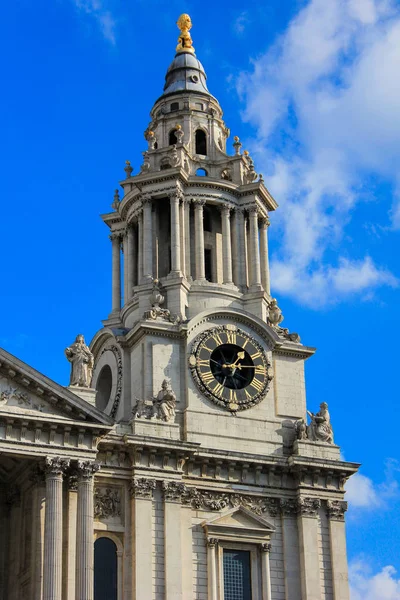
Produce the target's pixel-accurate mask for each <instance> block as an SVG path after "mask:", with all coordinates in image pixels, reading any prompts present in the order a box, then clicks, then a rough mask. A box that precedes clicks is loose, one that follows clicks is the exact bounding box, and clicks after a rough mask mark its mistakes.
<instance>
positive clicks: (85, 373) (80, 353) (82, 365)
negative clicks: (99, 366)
mask: <svg viewBox="0 0 400 600" xmlns="http://www.w3.org/2000/svg"><path fill="white" fill-rule="evenodd" d="M65 355H66V357H67V359H68V360H69V362H70V363H71V365H72V366H71V377H70V381H69V385H70V386H71V385H76V386H79V387H87V388H88V387H90V384H91V382H92V373H93V354H92V353H91V352H90V350H89V348H88V346H87V345H86V344H85V338H84V337H83V335H82V334H79V335H77V336H76V340H75V342H74V343H73V344H72V345H71V346H69V347H68V348H66V349H65Z"/></svg>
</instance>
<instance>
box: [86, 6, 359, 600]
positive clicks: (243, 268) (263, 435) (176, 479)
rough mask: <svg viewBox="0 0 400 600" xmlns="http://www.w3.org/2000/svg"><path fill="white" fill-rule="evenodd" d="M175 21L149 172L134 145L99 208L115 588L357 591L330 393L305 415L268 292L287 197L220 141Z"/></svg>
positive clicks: (164, 592)
mask: <svg viewBox="0 0 400 600" xmlns="http://www.w3.org/2000/svg"><path fill="white" fill-rule="evenodd" d="M178 26H179V28H180V31H181V34H180V37H179V43H178V47H177V50H176V56H175V58H174V60H173V61H172V63H171V65H170V67H169V68H168V71H167V74H166V78H165V85H164V91H163V93H162V94H161V96H160V97H159V98H158V99H157V100H156V102H155V104H154V106H153V108H152V110H151V122H150V124H149V125H148V127H147V129H146V131H145V139H146V143H147V149H146V150H145V151H144V152H143V163H142V165H141V167H140V172H139V173H138V174H137V175H133V168H132V167H131V165H130V163H129V162H128V161H127V163H126V166H125V174H126V177H125V178H124V179H123V181H121V183H120V186H121V188H122V195H121V197H120V194H119V191H118V190H117V191H116V193H115V197H114V202H113V205H112V209H113V210H112V212H110V213H107V214H104V215H102V218H103V220H104V222H105V224H106V225H107V226H108V227H109V229H110V239H111V245H112V310H111V313H110V314H109V316H108V318H107V319H106V320H105V321H104V327H103V328H102V329H101V330H100V331H99V332H98V333H97V334H96V336H95V337H94V339H93V340H92V343H91V346H90V349H91V352H92V353H93V355H94V371H93V383H92V387H93V388H95V389H96V390H97V393H96V407H97V408H98V409H99V410H100V411H101V412H103V413H105V415H108V416H110V417H111V418H112V419H114V420H115V422H116V425H115V426H114V428H113V430H112V432H111V433H109V434H108V437H106V438H104V439H103V441H102V442H100V444H99V454H98V460H99V462H100V463H101V464H102V469H101V471H100V472H99V474H98V475H96V477H97V478H98V479H99V481H100V482H101V478H103V484H104V485H105V484H107V485H110V486H111V487H113V486H114V487H115V489H117V488H118V489H119V490H120V491H119V493H120V497H121V498H122V500H121V501H122V503H123V505H124V507H125V508H124V510H123V511H122V512H121V513H120V515H119V517H120V518H119V520H118V519H117V520H115V521H112V520H111V521H109V522H107V517H104V515H103V521H102V518H99V522H100V524H101V523H102V524H101V526H99V527H100V530H103V529H104V528H106V529H107V530H108V531H113V527H114V530H115V532H114V533H115V536H117V537H118V539H119V540H120V544H121V548H120V552H121V553H122V554H121V558H120V559H119V560H120V563H119V564H120V574H119V578H120V579H119V583H118V589H119V590H120V592H119V593H120V594H121V595H119V596H118V598H124V599H126V600H128V598H129V599H130V598H136V599H137V600H147V599H150V598H154V599H158V598H167V599H168V600H179V599H181V600H189V599H195V598H196V600H206V599H208V600H222V599H224V600H233V599H236V598H243V599H250V598H251V599H253V600H256V599H259V600H261V599H262V600H284V599H285V600H321V599H324V600H328V599H329V600H330V599H332V600H346V599H348V583H347V562H346V545H345V531H344V512H345V510H346V504H345V502H344V501H343V496H344V488H343V486H344V483H345V481H346V478H348V477H349V476H350V475H351V474H352V473H353V472H355V470H356V469H357V465H356V464H354V463H345V462H343V461H342V460H341V459H340V453H339V447H338V446H336V445H335V444H334V443H333V434H332V428H331V425H330V417H329V413H328V411H327V407H326V406H325V405H322V406H321V410H320V412H319V413H317V414H316V415H314V414H312V413H310V415H311V418H312V422H311V424H310V425H309V426H308V427H307V426H306V419H307V417H306V412H307V411H306V394H305V383H304V361H305V360H306V359H308V358H309V357H311V356H312V355H313V354H314V351H315V349H314V348H312V347H308V346H305V345H303V344H302V343H301V342H300V338H299V336H298V335H297V334H295V333H290V332H289V331H288V330H287V329H285V328H283V327H281V326H280V323H281V321H282V315H281V312H280V310H279V308H278V306H277V304H276V301H275V300H274V299H273V298H272V297H271V292H270V274H269V265H268V239H267V231H268V226H269V213H270V212H271V211H274V210H275V209H276V208H277V203H276V201H275V200H274V198H273V197H272V196H271V194H270V193H269V191H268V189H267V188H266V186H265V183H264V181H263V178H262V176H261V175H257V173H256V171H255V166H254V163H253V160H252V158H251V156H250V155H249V153H248V152H246V151H244V152H242V145H241V143H240V140H239V138H237V137H235V138H234V141H233V148H232V151H231V149H230V145H229V144H227V141H228V138H229V135H230V132H229V129H228V128H227V126H226V125H225V123H224V121H223V113H222V109H221V107H220V105H219V103H218V100H217V99H216V98H215V97H214V96H212V94H211V93H210V92H209V90H208V87H207V83H206V74H205V71H204V68H203V66H202V64H201V63H200V61H199V60H198V59H197V57H196V55H195V52H194V48H193V46H192V40H191V36H190V33H189V30H190V28H191V22H190V18H189V17H188V16H187V15H182V17H181V18H180V19H179V21H178ZM116 454H117V455H118V456H119V458H115V455H116ZM122 455H123V456H124V457H125V458H123V459H121V456H122ZM121 461H122V462H121ZM121 515H122V516H121ZM104 523H105V525H104ZM95 529H96V524H95ZM239 588H240V590H239ZM235 590H236V591H235ZM237 590H239V592H237ZM236 592H237V593H238V594H239V593H240V594H241V595H235V593H236ZM98 598H100V596H98ZM96 600H97V599H96Z"/></svg>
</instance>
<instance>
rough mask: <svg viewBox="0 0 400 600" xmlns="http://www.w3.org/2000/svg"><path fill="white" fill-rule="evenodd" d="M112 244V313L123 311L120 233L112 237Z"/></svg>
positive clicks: (113, 234)
mask: <svg viewBox="0 0 400 600" xmlns="http://www.w3.org/2000/svg"><path fill="white" fill-rule="evenodd" d="M110 239H111V243H112V312H119V311H120V310H121V240H120V234H119V233H112V234H111V235H110Z"/></svg>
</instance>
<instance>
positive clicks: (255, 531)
mask: <svg viewBox="0 0 400 600" xmlns="http://www.w3.org/2000/svg"><path fill="white" fill-rule="evenodd" d="M202 525H203V527H204V529H205V531H206V534H207V535H209V536H211V537H216V538H218V539H226V540H228V539H229V540H235V539H236V540H242V541H243V540H245V541H246V540H247V541H249V542H258V543H262V542H264V541H266V540H269V538H270V536H271V534H273V533H274V531H275V527H274V526H273V525H272V523H269V522H268V521H267V520H266V519H264V518H263V517H260V516H259V515H256V514H255V513H253V512H252V511H251V510H249V509H247V508H244V507H243V506H238V507H236V508H232V509H231V510H228V511H226V512H225V513H223V514H222V515H220V516H218V517H215V518H214V519H211V520H210V521H204V522H203V523H202Z"/></svg>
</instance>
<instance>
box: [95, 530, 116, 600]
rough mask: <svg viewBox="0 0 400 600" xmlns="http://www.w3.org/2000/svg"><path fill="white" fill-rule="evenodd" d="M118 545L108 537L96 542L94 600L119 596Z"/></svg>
mask: <svg viewBox="0 0 400 600" xmlns="http://www.w3.org/2000/svg"><path fill="white" fill-rule="evenodd" d="M117 574H118V564H117V546H116V545H115V543H114V542H113V541H112V540H111V539H110V538H108V537H100V538H98V539H97V540H96V541H95V543H94V600H117V598H118V575H117Z"/></svg>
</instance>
